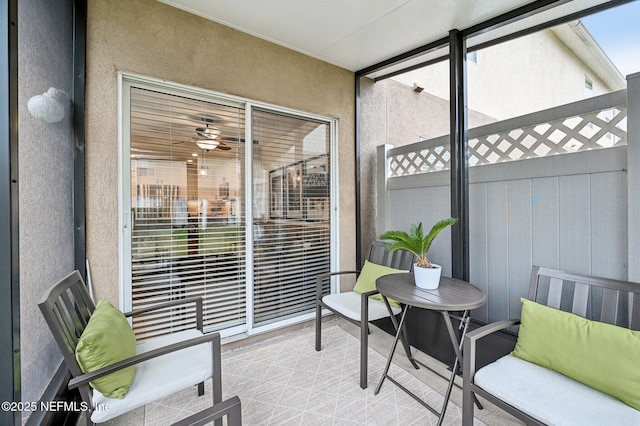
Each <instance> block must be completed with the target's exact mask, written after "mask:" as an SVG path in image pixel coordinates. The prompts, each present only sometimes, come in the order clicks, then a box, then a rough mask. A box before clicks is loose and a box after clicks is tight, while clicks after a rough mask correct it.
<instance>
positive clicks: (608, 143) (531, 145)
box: [389, 105, 627, 177]
mask: <svg viewBox="0 0 640 426" xmlns="http://www.w3.org/2000/svg"><path fill="white" fill-rule="evenodd" d="M485 127H486V128H490V127H491V125H489V126H485ZM626 143H627V107H626V105H622V106H616V107H611V106H608V107H606V108H602V109H598V110H596V111H593V112H589V113H584V114H580V115H575V116H569V117H560V118H558V119H553V120H548V121H545V122H538V123H533V124H529V125H522V126H520V127H517V128H513V129H510V130H506V131H499V132H495V133H489V134H486V135H481V136H476V137H474V138H470V139H469V150H468V158H469V165H470V166H479V165H483V164H495V163H501V162H505V161H514V160H524V159H528V158H536V157H544V156H548V155H556V154H565V153H572V152H578V151H586V150H592V149H600V148H609V147H613V146H619V145H626ZM417 145H419V147H418V148H416V150H415V151H410V152H406V150H405V152H402V153H399V154H395V155H394V154H392V155H391V156H390V157H389V168H390V171H391V176H392V177H393V176H406V175H413V174H418V173H428V172H435V171H440V170H447V169H449V167H450V164H449V160H450V157H451V153H450V152H449V146H448V144H446V145H443V144H440V145H436V146H430V147H427V148H423V146H424V144H423V143H418V144H417Z"/></svg>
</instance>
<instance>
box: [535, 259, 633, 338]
mask: <svg viewBox="0 0 640 426" xmlns="http://www.w3.org/2000/svg"><path fill="white" fill-rule="evenodd" d="M529 299H530V300H533V301H535V302H538V303H540V304H543V305H546V306H549V307H552V308H556V309H560V310H563V311H566V312H571V313H574V314H576V315H580V316H581V317H584V318H588V319H590V320H594V321H600V322H606V323H609V324H615V325H618V326H621V327H626V328H631V329H633V330H640V284H638V283H632V282H628V281H619V280H614V279H610V278H599V277H592V276H587V275H580V274H573V273H569V272H565V271H559V270H557V269H549V268H542V267H539V266H534V267H533V270H532V272H531V282H530V285H529Z"/></svg>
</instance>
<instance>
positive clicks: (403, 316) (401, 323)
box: [373, 298, 410, 395]
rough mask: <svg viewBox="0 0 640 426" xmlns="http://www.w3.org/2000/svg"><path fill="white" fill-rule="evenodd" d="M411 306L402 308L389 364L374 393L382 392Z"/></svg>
mask: <svg viewBox="0 0 640 426" xmlns="http://www.w3.org/2000/svg"><path fill="white" fill-rule="evenodd" d="M385 302H386V298H385ZM387 303H388V302H387ZM409 308H410V306H405V307H404V309H403V310H402V317H400V324H398V327H397V328H396V337H395V339H394V340H393V345H392V346H391V352H389V357H388V359H387V365H386V367H385V368H384V372H383V373H382V377H381V378H380V382H379V383H378V386H376V391H375V392H374V393H373V394H374V395H377V394H378V392H380V388H381V387H382V384H383V383H384V379H386V378H387V373H389V367H390V366H391V360H393V354H394V353H395V351H396V347H397V346H398V339H399V338H400V334H402V326H403V324H404V319H405V317H406V316H407V311H409ZM392 317H393V316H392Z"/></svg>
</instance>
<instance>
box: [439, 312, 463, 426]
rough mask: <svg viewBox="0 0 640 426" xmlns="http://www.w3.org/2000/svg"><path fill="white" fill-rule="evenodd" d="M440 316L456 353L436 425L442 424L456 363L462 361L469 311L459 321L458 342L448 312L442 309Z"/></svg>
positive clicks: (454, 376) (456, 368)
mask: <svg viewBox="0 0 640 426" xmlns="http://www.w3.org/2000/svg"><path fill="white" fill-rule="evenodd" d="M442 316H443V318H444V323H445V324H446V326H447V331H448V332H449V338H450V339H451V344H452V345H453V349H454V351H455V353H456V358H455V360H454V362H453V368H452V370H451V377H450V378H449V386H447V392H446V394H445V396H444V402H443V403H442V410H440V418H439V419H438V426H440V425H442V421H443V420H444V415H445V413H446V411H447V405H448V403H449V398H450V397H451V390H452V388H453V382H454V380H455V378H456V371H457V370H458V363H460V362H461V361H462V343H463V341H464V335H465V334H466V333H467V329H468V328H469V312H468V311H465V312H464V314H463V315H462V318H461V320H460V321H461V323H460V325H461V326H462V335H461V336H460V341H459V342H458V339H457V337H456V333H455V330H454V329H453V324H452V323H451V317H450V316H449V312H447V311H442Z"/></svg>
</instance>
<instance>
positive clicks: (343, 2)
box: [158, 0, 606, 71]
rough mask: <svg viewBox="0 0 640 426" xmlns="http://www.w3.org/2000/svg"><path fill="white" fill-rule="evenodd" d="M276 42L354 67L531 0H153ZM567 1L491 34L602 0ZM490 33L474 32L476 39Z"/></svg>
mask: <svg viewBox="0 0 640 426" xmlns="http://www.w3.org/2000/svg"><path fill="white" fill-rule="evenodd" d="M158 1H160V2H162V3H166V4H169V5H171V6H175V7H177V8H180V9H183V10H186V11H188V12H191V13H194V14H197V15H199V16H202V17H204V18H207V19H210V20H212V21H215V22H218V23H221V24H223V25H226V26H229V27H232V28H235V29H237V30H240V31H243V32H245V33H249V34H252V35H254V36H256V37H260V38H262V39H265V40H269V41H271V42H273V43H276V44H280V45H282V46H285V47H288V48H290V49H293V50H296V51H298V52H301V53H304V54H306V55H309V56H312V57H314V58H317V59H321V60H323V61H325V62H328V63H331V64H334V65H337V66H340V67H342V68H346V69H348V70H350V71H358V70H361V69H364V68H366V67H369V66H371V65H374V64H376V63H379V62H381V61H383V60H385V59H389V58H391V57H394V56H396V55H399V54H402V53H405V52H407V51H409V50H411V49H414V48H417V47H420V46H424V45H425V44H428V43H430V42H433V41H436V40H439V39H441V38H443V37H447V35H448V33H449V31H450V30H451V29H460V30H462V29H466V28H470V27H472V26H473V25H476V24H479V23H482V22H484V21H487V20H488V19H491V18H494V17H496V16H499V15H501V14H503V13H505V12H508V11H511V10H514V9H516V8H518V7H520V6H523V5H525V4H528V3H532V1H531V0H268V1H265V0H236V1H229V0H158ZM605 2H606V0H574V1H569V2H559V3H564V4H562V5H561V6H559V7H557V8H555V9H553V10H551V11H546V12H544V13H542V14H540V15H538V16H536V17H532V18H530V19H529V20H528V21H527V22H519V23H516V24H511V25H509V26H508V28H504V27H503V28H502V29H501V30H500V31H496V32H494V36H497V35H502V34H504V33H505V32H514V31H517V30H518V29H521V28H523V27H527V26H529V25H532V24H534V23H540V22H545V21H548V20H550V19H552V18H555V17H558V16H563V15H566V14H568V13H571V12H574V11H577V10H582V9H585V8H587V7H590V6H593V5H596V4H600V3H605ZM487 37H489V38H493V37H492V36H487V34H483V35H481V36H479V37H478V42H479V41H484V40H486V39H487Z"/></svg>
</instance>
